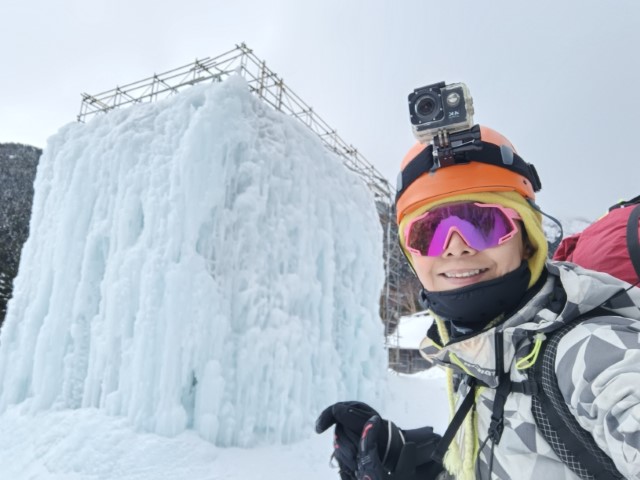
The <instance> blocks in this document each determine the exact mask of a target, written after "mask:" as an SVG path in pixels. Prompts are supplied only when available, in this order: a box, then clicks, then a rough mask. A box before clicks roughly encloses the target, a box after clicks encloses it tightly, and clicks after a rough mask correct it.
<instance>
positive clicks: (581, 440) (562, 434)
mask: <svg viewBox="0 0 640 480" xmlns="http://www.w3.org/2000/svg"><path fill="white" fill-rule="evenodd" d="M601 315H611V312H607V311H606V310H603V309H601V308H597V309H596V310H594V311H591V312H588V313H587V314H585V315H582V316H580V317H578V318H576V319H575V320H574V321H573V322H571V323H569V324H568V325H566V326H564V327H562V328H561V329H559V330H557V331H555V332H551V333H549V334H548V335H547V340H546V341H545V342H544V343H543V346H542V350H541V355H540V356H539V357H538V360H537V361H536V363H535V364H534V367H533V375H534V379H535V381H536V383H537V386H538V388H536V390H537V392H536V393H534V394H533V395H532V405H531V411H532V413H533V417H534V419H535V422H536V425H537V426H538V429H539V430H540V432H541V433H542V435H543V436H544V437H545V439H546V440H547V442H548V443H549V445H551V448H552V449H553V451H554V452H555V453H556V455H558V457H559V458H560V459H561V460H562V462H563V463H564V464H565V465H567V466H568V467H569V468H570V469H571V470H572V471H573V472H574V473H575V474H576V475H578V476H579V477H580V478H583V479H589V480H594V479H595V480H601V479H602V480H611V479H623V478H624V477H623V476H622V475H621V474H620V472H618V470H617V469H616V467H615V465H614V463H613V461H612V460H611V458H610V457H609V456H608V455H607V454H606V453H604V452H603V451H602V450H601V449H600V447H598V445H597V444H596V442H595V440H594V439H593V436H592V435H591V433H590V432H589V431H587V430H585V429H584V428H582V427H581V426H580V424H579V423H578V421H577V420H576V418H575V417H574V415H573V414H572V413H571V411H570V410H569V407H568V406H567V404H566V402H565V401H564V398H563V396H562V393H561V392H560V388H559V386H558V379H557V377H556V373H555V361H556V353H557V349H558V344H559V343H560V340H561V339H562V337H564V335H566V334H567V333H568V332H570V331H571V330H573V329H574V328H575V327H576V326H578V325H579V324H580V323H581V322H583V321H585V320H588V319H590V318H594V317H597V316H601Z"/></svg>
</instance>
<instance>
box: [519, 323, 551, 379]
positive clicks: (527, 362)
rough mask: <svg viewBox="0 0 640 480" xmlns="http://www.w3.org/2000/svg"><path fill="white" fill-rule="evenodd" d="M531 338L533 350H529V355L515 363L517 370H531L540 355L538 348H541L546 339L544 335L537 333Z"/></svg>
mask: <svg viewBox="0 0 640 480" xmlns="http://www.w3.org/2000/svg"><path fill="white" fill-rule="evenodd" d="M533 338H534V343H533V348H532V349H531V352H529V355H527V356H526V357H522V358H521V359H520V360H518V361H517V362H516V369H517V370H526V369H527V368H531V367H533V366H534V365H535V363H536V360H538V354H539V353H540V348H542V342H543V341H544V340H545V339H546V338H547V337H545V335H544V333H542V332H538V333H536V335H535V337H533Z"/></svg>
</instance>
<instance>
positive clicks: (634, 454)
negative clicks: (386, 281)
mask: <svg viewBox="0 0 640 480" xmlns="http://www.w3.org/2000/svg"><path fill="white" fill-rule="evenodd" d="M473 128H474V129H475V130H476V132H477V133H478V132H479V137H480V140H479V141H478V142H476V148H475V149H470V150H466V151H465V152H464V153H456V152H454V155H453V156H450V157H449V162H448V164H445V163H447V162H442V163H441V164H438V163H437V162H436V160H434V158H435V157H434V155H433V153H434V152H433V148H434V147H433V145H424V144H417V145H416V146H414V148H412V149H411V150H410V151H409V153H408V154H407V156H406V157H405V159H404V160H403V163H402V172H401V176H400V182H399V187H398V193H397V196H396V210H397V222H398V232H399V240H400V245H401V247H402V249H403V251H404V253H405V255H406V257H407V259H408V261H409V263H410V264H411V266H412V268H413V270H414V272H415V274H416V275H417V277H418V278H419V280H420V282H421V284H422V286H423V290H422V291H421V298H422V301H423V302H424V304H425V306H427V308H428V309H429V310H430V312H431V313H432V315H433V316H434V318H435V319H436V320H435V322H434V325H433V326H432V328H430V329H429V332H428V333H427V338H425V340H424V341H423V342H422V344H421V345H420V350H421V353H422V354H423V355H425V356H427V357H428V358H429V359H430V360H432V361H433V362H435V363H436V364H438V365H440V366H444V367H446V369H447V388H448V393H449V397H450V401H449V403H450V406H449V407H450V411H451V415H452V417H453V419H452V423H451V425H450V428H449V429H448V430H447V432H445V433H444V435H443V436H442V437H441V436H440V435H438V434H436V433H434V432H433V430H432V429H430V428H429V427H425V428H422V429H417V430H402V429H401V428H399V427H398V426H396V425H395V424H394V423H393V422H391V421H389V420H384V419H382V418H381V416H380V414H379V413H378V412H376V411H375V410H374V409H373V408H372V407H370V406H368V405H366V404H364V403H360V402H338V403H336V404H334V405H331V406H329V407H328V408H327V409H326V410H325V411H324V412H322V413H321V414H320V416H319V418H318V420H317V423H316V431H318V432H322V431H325V430H327V429H328V428H330V427H331V426H334V425H335V429H334V434H335V437H334V438H335V440H334V457H335V459H336V460H337V462H338V465H339V467H340V475H341V478H342V479H343V480H348V479H358V480H378V479H382V478H390V479H397V480H413V479H425V480H427V479H435V478H437V479H441V478H451V476H453V478H456V479H460V480H468V479H505V480H506V479H540V478H547V479H554V480H555V479H574V478H580V475H586V476H587V478H594V477H593V476H592V477H589V476H588V475H589V474H588V473H586V474H585V473H584V471H582V470H580V468H577V467H575V466H573V465H571V464H570V463H571V462H568V461H567V458H566V455H565V454H566V453H567V452H562V451H556V450H557V445H553V443H554V442H551V443H550V441H549V440H548V439H547V437H546V436H545V432H544V431H543V427H541V426H539V425H538V424H537V422H536V418H535V417H534V413H533V412H532V402H533V401H534V398H533V396H532V395H531V392H527V391H526V388H524V387H523V388H520V389H518V388H513V386H514V385H520V386H522V385H526V384H527V381H528V380H531V377H532V373H531V371H532V366H533V365H535V363H536V360H537V356H538V354H539V348H540V345H541V344H543V343H544V340H545V338H546V336H550V335H551V334H552V333H553V332H554V331H556V330H558V329H560V328H562V327H564V326H565V325H568V324H571V322H574V321H575V320H576V319H578V318H581V317H585V318H586V320H583V321H580V322H579V323H578V324H577V326H576V327H575V328H573V329H571V330H570V331H569V332H568V333H566V334H565V335H563V336H562V338H561V339H560V341H559V343H558V347H557V355H556V357H555V358H556V361H555V365H554V366H555V374H556V376H557V385H558V387H559V390H560V392H561V394H562V397H563V399H564V401H565V402H566V405H567V407H568V409H569V411H570V412H571V414H572V417H574V418H575V420H577V423H578V424H579V425H580V426H581V427H582V428H583V429H585V430H586V431H587V432H589V434H590V436H591V437H592V439H593V441H595V444H597V447H598V448H599V449H601V450H602V451H603V452H604V454H605V455H603V456H604V457H607V458H608V459H610V460H611V462H612V465H613V466H612V469H613V473H611V472H609V473H605V474H604V477H600V478H640V388H639V387H640V335H639V332H640V320H639V319H640V313H639V311H640V310H639V308H638V305H640V290H639V289H637V288H633V287H631V286H630V285H629V284H627V283H625V282H623V281H620V280H617V279H615V278H613V277H611V276H609V275H606V274H603V273H599V272H595V271H591V270H586V269H583V268H581V267H578V266H577V265H574V264H571V263H565V262H554V261H551V260H548V259H547V257H548V244H547V240H546V238H545V235H544V231H543V227H542V216H541V211H540V209H539V207H538V206H537V205H536V204H535V192H536V191H537V190H539V188H540V181H539V179H538V177H537V174H536V173H535V169H534V168H533V166H532V165H531V164H528V163H526V162H524V160H523V159H522V158H521V157H520V156H519V155H518V153H517V152H516V150H515V148H514V147H513V145H512V144H511V142H509V140H507V139H506V138H505V137H504V136H502V135H501V134H500V133H498V132H496V131H494V130H492V129H490V128H487V127H481V126H477V125H476V126H475V127H473ZM452 159H453V160H454V161H451V160H452ZM443 164H445V165H443ZM587 317H588V318H587ZM505 385H508V386H509V388H508V389H504V388H503V386H505ZM425 407H426V406H425ZM445 452H446V454H445ZM569 453H571V452H569ZM440 461H442V463H440ZM574 470H575V471H574Z"/></svg>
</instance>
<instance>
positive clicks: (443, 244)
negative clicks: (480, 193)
mask: <svg viewBox="0 0 640 480" xmlns="http://www.w3.org/2000/svg"><path fill="white" fill-rule="evenodd" d="M514 220H521V217H520V215H519V214H518V212H516V211H515V210H513V209H512V208H506V207H503V206H502V205H497V204H490V203H470V202H466V203H452V204H449V205H442V206H440V207H436V208H434V209H433V210H429V211H427V212H425V213H423V214H422V215H420V216H418V217H416V218H414V219H412V220H411V221H410V222H409V223H407V225H406V227H405V229H404V241H405V248H406V249H407V250H408V251H409V252H411V253H412V254H414V255H419V256H428V257H438V256H440V255H442V253H443V252H444V251H445V250H446V249H447V246H448V245H449V241H450V240H451V235H453V232H456V233H457V234H458V235H460V236H461V237H462V239H463V240H464V242H465V243H466V244H467V245H469V246H470V247H471V248H473V249H474V250H478V251H480V250H485V249H487V248H491V247H497V246H498V245H502V244H503V243H504V242H506V241H507V240H509V239H510V238H512V237H513V236H514V235H515V234H517V233H518V225H517V224H516V223H515V222H514Z"/></svg>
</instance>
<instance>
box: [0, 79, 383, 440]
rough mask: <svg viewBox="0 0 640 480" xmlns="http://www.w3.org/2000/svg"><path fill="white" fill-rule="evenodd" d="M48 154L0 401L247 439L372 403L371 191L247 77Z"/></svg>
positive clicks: (166, 430)
mask: <svg viewBox="0 0 640 480" xmlns="http://www.w3.org/2000/svg"><path fill="white" fill-rule="evenodd" d="M40 162H41V163H40V167H39V170H38V174H37V178H36V183H35V198H34V209H33V215H32V221H31V236H30V238H29V239H28V241H27V243H26V245H25V247H24V251H23V254H22V263H21V266H20V272H19V275H18V278H17V279H16V283H15V289H14V298H13V300H12V301H11V302H10V305H9V312H8V315H7V319H6V321H5V324H4V326H3V328H2V332H1V334H0V412H2V411H4V410H6V408H7V407H8V406H9V405H12V404H16V403H21V404H22V407H21V408H22V409H23V411H24V412H25V413H31V412H38V411H42V410H48V409H63V408H86V407H97V408H100V409H104V410H105V411H107V412H108V413H109V414H111V415H118V416H126V417H128V418H129V419H131V420H132V421H133V422H134V424H135V425H136V426H138V427H139V428H141V429H143V430H147V431H154V432H157V433H160V434H164V435H175V434H177V433H179V432H181V431H183V430H184V429H186V428H193V429H195V430H197V431H198V432H199V433H200V435H201V436H203V437H204V438H206V439H208V440H210V441H212V442H214V443H216V444H218V445H239V446H251V445H254V444H258V443H269V442H290V441H294V440H296V439H299V438H301V437H304V436H307V435H309V434H310V432H311V425H312V422H313V420H314V418H315V416H316V415H317V413H318V412H319V411H320V410H321V409H322V408H324V407H325V406H326V405H327V404H329V403H330V402H333V401H336V400H337V399H345V398H359V399H363V400H368V401H375V399H376V398H377V395H378V389H380V388H381V382H382V381H383V380H382V379H383V376H384V374H385V365H386V361H385V352H384V350H383V330H382V325H381V322H380V320H379V318H378V304H379V294H380V291H381V287H382V283H383V267H382V242H381V235H382V234H381V230H380V227H379V222H378V218H377V214H376V210H375V206H374V203H373V199H372V197H371V195H370V194H369V192H368V190H367V189H366V187H365V186H364V185H363V183H362V182H361V180H360V179H358V178H357V177H356V176H355V175H354V174H352V173H351V172H348V171H347V170H346V169H345V168H344V167H343V165H342V162H341V161H340V160H339V159H338V158H337V157H336V156H335V155H333V154H331V153H329V152H328V151H327V150H326V149H325V148H324V147H323V146H322V145H321V143H320V142H319V140H318V139H317V138H316V137H315V135H314V134H313V133H311V132H309V131H308V130H307V129H306V128H305V127H304V126H302V125H299V124H298V123H297V122H296V121H295V120H293V119H291V118H289V117H286V116H284V115H283V114H281V113H278V112H275V111H273V110H271V109H270V108H269V107H266V106H265V105H264V104H263V103H261V102H260V101H259V100H258V99H256V98H255V97H254V96H252V95H251V94H250V93H249V92H248V87H247V85H246V83H245V82H244V81H243V80H242V79H241V78H237V77H235V78H231V79H229V80H228V81H226V82H225V83H222V84H215V85H208V86H200V87H194V88H192V89H190V90H189V91H186V92H184V93H181V94H180V95H177V96H175V97H173V98H171V99H168V100H165V101H163V102H159V103H156V104H145V105H138V106H135V107H132V108H129V109H126V110H120V111H113V112H111V113H109V114H108V115H104V116H101V117H99V118H96V119H94V120H93V121H91V122H90V123H88V124H86V125H84V124H71V125H68V126H66V127H64V128H63V129H62V130H61V131H60V132H59V133H58V134H57V135H55V136H54V137H52V138H51V139H50V140H49V144H48V146H47V148H46V149H45V153H44V155H43V157H42V159H41V161H40Z"/></svg>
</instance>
